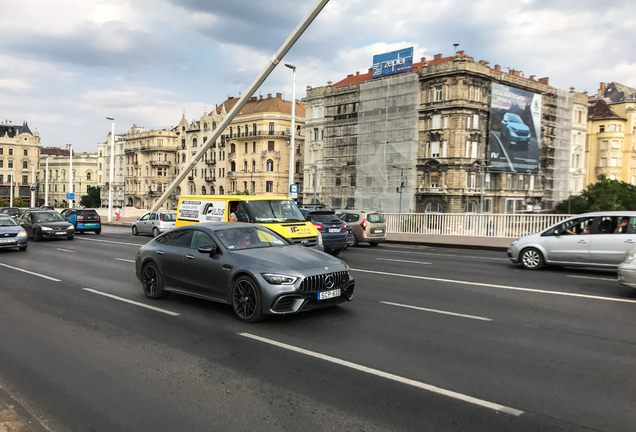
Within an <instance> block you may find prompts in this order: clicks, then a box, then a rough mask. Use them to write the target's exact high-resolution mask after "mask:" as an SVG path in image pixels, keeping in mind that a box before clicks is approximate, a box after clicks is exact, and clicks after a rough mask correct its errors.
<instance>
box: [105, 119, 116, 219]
mask: <svg viewBox="0 0 636 432" xmlns="http://www.w3.org/2000/svg"><path fill="white" fill-rule="evenodd" d="M106 120H110V122H111V126H110V174H109V176H108V222H112V221H113V188H114V185H115V182H114V180H113V177H114V175H115V119H114V118H112V117H106Z"/></svg>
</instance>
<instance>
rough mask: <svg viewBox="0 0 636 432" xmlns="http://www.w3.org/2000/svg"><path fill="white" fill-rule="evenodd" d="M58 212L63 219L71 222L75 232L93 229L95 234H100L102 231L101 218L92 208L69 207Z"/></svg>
mask: <svg viewBox="0 0 636 432" xmlns="http://www.w3.org/2000/svg"><path fill="white" fill-rule="evenodd" d="M60 214H61V215H62V217H63V218H64V220H67V221H69V222H70V223H72V224H73V226H74V227H75V232H77V233H80V234H81V233H84V232H86V231H93V232H94V233H95V234H100V233H101V232H102V220H101V218H100V217H99V214H97V212H96V211H95V210H93V209H81V208H70V209H64V210H62V213H60Z"/></svg>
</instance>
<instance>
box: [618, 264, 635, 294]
mask: <svg viewBox="0 0 636 432" xmlns="http://www.w3.org/2000/svg"><path fill="white" fill-rule="evenodd" d="M617 274H618V283H620V284H621V285H624V286H626V287H630V288H635V289H636V269H632V268H626V266H624V265H623V264H621V265H619V266H618V270H617Z"/></svg>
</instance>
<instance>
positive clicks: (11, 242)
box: [0, 237, 27, 249]
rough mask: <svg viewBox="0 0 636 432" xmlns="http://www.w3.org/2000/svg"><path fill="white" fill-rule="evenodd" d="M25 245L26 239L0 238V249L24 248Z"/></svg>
mask: <svg viewBox="0 0 636 432" xmlns="http://www.w3.org/2000/svg"><path fill="white" fill-rule="evenodd" d="M26 245H27V237H4V238H0V249H9V248H15V247H24V246H26Z"/></svg>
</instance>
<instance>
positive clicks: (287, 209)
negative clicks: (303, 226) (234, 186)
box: [241, 200, 305, 223]
mask: <svg viewBox="0 0 636 432" xmlns="http://www.w3.org/2000/svg"><path fill="white" fill-rule="evenodd" d="M241 205H242V206H245V207H246V208H247V211H248V213H249V214H250V215H251V216H252V219H253V221H254V223H282V222H305V218H304V217H303V214H302V213H301V212H300V210H298V207H296V204H294V202H293V201H289V200H263V201H249V202H241Z"/></svg>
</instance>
